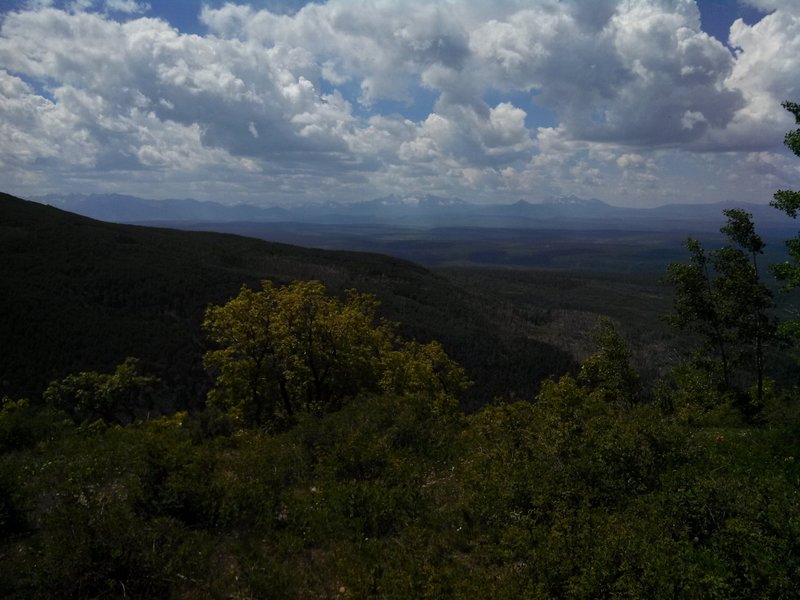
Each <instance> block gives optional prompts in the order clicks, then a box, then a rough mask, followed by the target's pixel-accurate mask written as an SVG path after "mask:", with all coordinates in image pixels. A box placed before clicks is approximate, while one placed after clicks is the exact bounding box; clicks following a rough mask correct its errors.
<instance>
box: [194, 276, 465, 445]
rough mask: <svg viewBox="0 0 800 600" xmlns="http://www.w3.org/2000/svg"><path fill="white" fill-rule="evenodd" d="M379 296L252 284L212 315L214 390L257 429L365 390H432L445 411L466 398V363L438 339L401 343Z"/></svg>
mask: <svg viewBox="0 0 800 600" xmlns="http://www.w3.org/2000/svg"><path fill="white" fill-rule="evenodd" d="M376 307H377V303H376V301H375V300H374V298H372V297H371V296H367V295H363V294H357V293H355V292H353V291H350V292H348V293H347V298H346V299H345V301H344V302H342V301H340V300H339V299H337V298H335V297H332V296H328V295H327V293H326V290H325V287H324V286H323V284H322V283H321V282H318V281H297V282H295V283H292V284H291V285H288V286H286V287H282V288H281V287H276V286H275V285H274V284H273V283H272V282H270V281H263V282H262V284H261V290H259V291H257V292H256V291H253V290H250V289H249V288H247V287H246V286H245V287H243V288H242V290H241V291H240V292H239V295H238V296H236V297H235V298H233V299H231V300H230V301H229V302H227V303H226V304H224V305H222V306H211V307H209V309H208V311H207V312H206V319H205V321H204V323H203V325H204V328H205V329H206V331H207V333H208V334H209V337H211V339H212V340H213V341H214V342H215V343H217V344H218V345H220V346H221V347H220V348H219V349H218V350H211V351H209V352H207V353H206V355H205V359H204V361H205V364H206V366H207V367H208V368H209V369H211V370H212V371H213V372H215V373H217V374H218V375H217V388H216V389H214V390H212V391H211V393H210V394H209V401H210V402H211V403H212V404H215V405H218V406H221V407H223V408H225V409H226V410H229V411H231V412H232V414H233V415H234V416H235V417H236V418H238V419H241V421H242V422H243V423H244V424H245V425H247V426H251V427H262V426H269V427H271V428H277V429H281V428H283V427H284V426H285V425H287V424H289V423H291V422H292V421H293V420H294V418H295V416H296V415H297V414H298V413H301V412H304V413H310V414H322V413H325V412H330V411H332V410H337V409H339V408H341V406H342V403H343V401H344V400H345V399H346V398H348V397H352V396H355V395H356V394H358V393H363V392H376V391H378V390H384V391H391V392H393V393H394V394H399V395H403V394H421V393H424V394H426V395H427V397H428V398H429V399H431V401H432V402H433V403H434V404H435V405H436V406H437V407H439V409H441V408H442V407H444V406H446V405H449V406H450V409H451V410H452V409H453V408H455V406H456V405H457V394H458V393H459V392H461V391H463V390H464V389H465V388H466V387H467V385H466V378H465V377H464V372H463V369H461V368H460V367H458V366H457V365H456V364H455V363H453V362H452V361H451V360H450V359H449V358H448V357H447V355H446V354H445V353H444V351H443V350H442V347H441V346H440V345H439V344H437V343H435V342H431V343H429V344H419V343H417V342H411V343H408V342H401V341H399V340H397V339H396V338H395V335H394V332H393V329H392V327H390V326H389V325H388V324H387V323H385V322H383V323H379V324H377V325H375V324H374V322H375V311H376Z"/></svg>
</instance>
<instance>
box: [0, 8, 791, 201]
mask: <svg viewBox="0 0 800 600" xmlns="http://www.w3.org/2000/svg"><path fill="white" fill-rule="evenodd" d="M81 1H82V3H81V2H79V3H75V2H73V3H71V4H69V10H56V9H54V8H52V6H51V5H50V4H51V3H50V2H47V1H45V0H35V2H36V3H35V5H34V4H30V3H29V5H28V6H29V8H31V10H29V11H21V12H14V13H9V14H7V15H6V16H5V17H4V19H3V21H2V25H1V26H2V29H1V30H0V65H3V67H4V68H5V69H6V70H5V71H1V72H0V117H1V118H2V120H0V133H2V134H3V135H2V137H0V160H2V161H3V162H2V164H3V166H4V168H5V173H11V172H12V171H13V173H15V175H14V176H13V177H14V179H13V181H23V180H24V181H28V182H30V181H34V180H36V181H41V178H45V179H46V177H47V175H46V174H47V173H48V172H53V173H56V172H58V173H63V172H65V171H68V170H69V169H77V170H82V171H81V172H83V173H84V175H85V174H88V173H91V175H92V177H94V178H96V179H94V180H93V181H102V179H103V176H104V175H103V174H104V173H108V172H111V171H114V172H121V171H124V172H125V173H129V174H137V173H157V174H158V177H159V182H160V184H163V185H167V184H168V180H170V178H172V180H173V181H175V182H177V181H181V182H185V181H186V180H187V179H190V177H189V175H188V174H190V173H191V174H192V176H193V177H196V176H197V174H198V173H201V172H206V173H209V174H210V173H212V172H213V174H214V175H213V176H214V178H215V179H214V180H213V181H211V180H210V179H209V180H205V183H206V184H207V185H208V186H209V187H208V189H209V190H214V192H213V193H217V192H218V190H219V189H230V190H231V193H236V194H243V195H247V194H251V193H257V192H256V190H263V189H270V190H279V195H280V194H283V196H281V197H289V196H293V195H297V194H305V193H308V192H309V191H310V190H313V189H315V187H316V188H317V189H324V190H325V191H326V193H327V194H330V195H336V196H340V197H350V198H352V197H353V195H357V196H358V197H369V196H370V195H373V194H374V193H380V192H383V191H400V192H404V191H411V190H414V189H416V190H421V191H436V192H438V193H448V191H450V192H453V193H462V194H465V195H470V193H474V194H476V195H478V196H481V195H483V197H485V198H495V197H498V196H497V195H496V194H495V193H493V192H492V190H494V192H497V193H498V194H499V195H500V196H501V197H502V196H503V194H507V195H511V194H517V195H528V196H533V197H540V196H542V195H547V194H549V193H550V192H558V193H561V192H564V193H580V194H584V195H594V196H598V195H601V194H605V197H607V198H609V199H612V200H613V199H614V198H619V197H624V198H626V201H627V202H635V201H636V199H635V197H634V196H635V194H639V193H642V194H643V193H645V191H647V193H648V194H650V197H651V198H653V197H654V196H653V193H652V188H653V186H654V185H657V184H658V182H665V187H664V190H663V194H664V195H668V194H675V193H676V191H677V190H680V193H681V194H683V193H684V190H689V188H691V186H692V185H695V184H696V183H697V181H699V178H700V177H701V173H700V172H699V171H696V170H695V169H694V168H690V165H695V164H698V161H697V160H696V159H689V158H686V157H687V156H689V154H688V153H694V155H704V154H703V153H711V154H709V156H712V158H710V159H709V160H710V162H709V163H708V164H714V165H716V167H715V168H717V169H718V170H719V173H720V177H721V179H722V180H732V179H731V178H729V177H728V175H729V174H730V172H729V171H726V169H725V164H726V162H727V163H728V164H730V165H738V166H739V167H740V168H741V169H744V170H747V169H749V170H750V172H754V173H755V172H756V170H757V169H761V171H762V172H763V173H766V171H764V168H763V163H764V161H763V160H756V159H754V158H752V156H761V155H760V154H759V153H763V152H767V153H768V155H769V156H772V155H773V154H776V153H778V154H777V155H779V153H780V149H779V145H780V141H781V139H782V136H783V132H785V130H786V129H787V128H788V127H789V126H790V125H791V122H790V119H788V117H787V115H785V114H784V111H782V110H781V109H780V108H779V103H780V101H782V100H784V99H800V14H799V13H800V5H798V4H797V3H794V2H779V1H778V0H770V2H769V3H768V2H767V0H760V1H759V2H755V0H753V2H752V3H753V4H758V5H760V6H761V7H762V8H771V9H774V10H775V12H773V13H772V14H770V15H768V16H766V17H764V18H763V19H762V20H761V21H760V22H758V23H756V24H754V25H747V24H745V23H743V22H741V21H738V22H736V23H735V24H734V25H733V27H732V29H731V36H730V43H731V44H732V45H734V46H735V47H736V48H737V50H736V51H735V53H731V51H729V50H728V49H727V48H726V47H724V46H723V45H722V44H720V43H719V42H718V41H717V40H715V39H714V38H712V37H710V36H708V35H706V34H705V33H703V32H702V31H701V30H700V18H699V11H698V9H697V6H696V5H695V3H694V2H693V1H692V0H602V1H600V0H598V1H596V2H582V1H579V0H570V1H565V2H559V1H557V0H531V1H528V2H518V1H515V0H503V1H501V2H493V3H482V2H478V1H477V0H475V1H471V2H461V3H454V2H449V1H445V0H441V1H439V2H423V1H422V0H410V1H409V2H406V3H399V2H393V1H391V0H375V1H368V0H330V1H328V2H326V3H320V4H308V5H306V6H305V7H303V8H302V9H301V10H299V11H297V12H296V13H294V14H279V13H277V12H270V11H268V10H257V9H255V8H253V7H251V6H247V5H244V4H242V5H236V4H225V5H223V6H221V7H218V8H210V7H206V8H204V9H203V11H202V14H201V15H200V18H201V20H202V22H203V23H205V25H206V26H207V27H208V29H209V32H210V33H209V34H208V35H187V34H182V33H180V32H179V31H177V30H176V29H174V28H173V27H172V26H171V25H170V24H168V23H166V22H164V21H161V20H159V19H156V18H144V17H139V18H134V17H135V15H139V14H141V13H145V12H148V11H149V12H151V13H152V10H151V6H150V4H148V3H146V2H139V1H135V0H103V1H100V0H97V1H94V2H90V1H89V0H81ZM768 4H769V6H768ZM34 9H35V10H34ZM115 15H116V17H115ZM117 17H119V18H120V19H121V20H119V21H118V20H117ZM534 95H535V103H536V104H534V100H526V99H525V98H526V97H527V98H532V97H533V96H534ZM431 96H433V97H434V101H433V103H432V104H433V105H432V106H431V107H425V106H424V103H423V105H420V98H426V97H427V98H430V97H431ZM398 102H399V103H400V104H398ZM402 103H406V105H405V106H406V109H402V108H400V109H398V108H397V107H398V106H400V107H402V106H404V105H403V104H402ZM387 106H389V108H387ZM542 107H544V108H547V109H549V110H550V111H551V112H552V114H553V115H555V118H556V120H557V123H556V124H555V125H553V126H548V127H542V126H541V125H540V124H539V123H537V122H536V118H537V116H536V115H537V114H539V113H540V109H541V108H542ZM397 110H400V112H405V113H406V116H402V115H398V114H396V111H397ZM739 150H744V152H742V153H740V154H736V152H737V151H739ZM720 151H723V152H728V153H733V154H727V155H726V159H725V160H721V159H719V160H718V159H717V158H713V153H716V152H720ZM753 153H755V154H753ZM737 161H738V162H737ZM773 164H775V165H777V166H776V167H775V169H777V170H778V171H781V172H783V174H784V178H785V177H787V176H792V175H793V173H794V171H792V170H791V167H790V166H789V165H788V163H786V161H777V162H775V161H773ZM730 168H731V169H733V168H734V167H730ZM675 169H684V172H683V175H680V174H679V173H678V172H677V171H675ZM695 171H696V172H695ZM34 172H35V173H38V177H39V179H37V178H36V177H31V176H30V173H34ZM687 174H688V175H687ZM689 175H691V177H690V176H689ZM772 175H774V176H776V177H777V176H778V175H777V174H776V173H772ZM130 176H131V177H133V178H134V179H135V180H136V181H137V182H138V183H137V185H144V184H143V183H141V181H143V180H141V181H140V180H139V179H136V178H137V177H139V175H130ZM238 177H241V178H242V179H241V181H240V182H238V183H237V184H236V185H232V184H231V183H230V182H231V181H235V180H237V178H238ZM693 177H695V178H696V179H692V178H693ZM681 179H683V181H681ZM4 181H11V176H5V175H0V185H2V184H3V182H4ZM113 181H114V182H115V184H116V183H118V182H119V177H118V176H115V177H114V178H113ZM194 181H196V182H197V185H198V186H199V185H201V182H202V181H203V180H202V179H200V180H198V179H195V180H194ZM223 182H226V183H224V185H226V186H228V187H227V188H224V187H223V188H221V187H220V186H223ZM267 182H268V183H269V185H265V183H267ZM666 182H668V185H667V184H666ZM250 184H252V186H253V187H252V188H249V189H248V188H247V185H250ZM26 185H27V184H26ZM30 185H33V184H30ZM376 188H378V189H376ZM593 189H594V192H593V191H592V190H593ZM748 189H749V188H748ZM753 189H755V188H753ZM758 189H759V191H760V190H761V188H758ZM742 190H743V188H742V186H738V187H735V186H731V187H730V188H728V191H732V192H736V193H744V192H743V191H742ZM724 191H725V190H724V185H722V187H721V188H720V192H719V193H720V194H722V193H723V192H724ZM209 193H212V192H209ZM205 195H206V196H207V194H205ZM698 199H699V198H698ZM648 201H650V200H648ZM653 201H655V200H653Z"/></svg>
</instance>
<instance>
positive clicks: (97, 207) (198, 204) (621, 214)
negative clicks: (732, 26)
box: [36, 194, 792, 229]
mask: <svg viewBox="0 0 800 600" xmlns="http://www.w3.org/2000/svg"><path fill="white" fill-rule="evenodd" d="M36 200H37V201H39V202H41V203H43V204H48V205H51V206H55V207H58V208H61V209H64V210H68V211H71V212H75V213H78V214H80V215H84V216H87V217H92V218H94V219H99V220H102V221H110V222H115V223H149V222H159V221H161V222H171V223H175V222H192V223H226V222H228V223H230V222H262V223H276V222H298V223H317V224H358V223H363V224H381V223H382V224H394V225H408V226H460V227H522V228H527V227H541V226H558V227H588V228H596V227H624V228H631V227H636V228H656V229H663V228H665V227H670V228H674V227H676V226H678V225H680V224H681V223H695V224H696V223H698V222H703V223H708V224H709V226H715V227H717V226H718V224H721V223H722V221H723V217H722V210H723V208H731V207H740V208H744V209H745V210H747V211H749V212H751V213H753V215H754V218H755V221H756V223H757V224H758V225H760V226H762V227H764V226H781V227H790V226H792V223H791V222H790V221H788V220H787V219H786V217H785V216H783V215H782V214H780V213H779V212H778V211H776V210H775V209H773V208H771V207H770V206H768V205H762V204H747V203H714V204H669V205H664V206H660V207H656V208H625V207H618V206H613V205H611V204H608V203H607V202H604V201H602V200H598V199H595V198H590V199H585V198H579V197H577V196H564V197H555V198H550V199H548V200H545V201H544V202H539V203H533V202H529V201H527V200H524V199H522V200H519V201H517V202H514V203H509V204H475V203H471V202H467V201H465V200H462V199H460V198H449V197H444V196H435V195H431V194H423V195H407V196H399V195H390V196H384V197H381V198H375V199H374V200H368V201H364V202H352V203H343V202H324V203H316V204H312V203H306V204H301V205H297V206H295V207H292V208H283V207H279V206H270V207H258V206H253V205H248V204H235V205H225V204H221V203H218V202H209V201H198V200H193V199H170V200H148V199H144V198H138V197H136V196H128V195H122V194H88V195H86V194H69V195H57V194H51V195H47V196H42V197H40V198H38V199H36Z"/></svg>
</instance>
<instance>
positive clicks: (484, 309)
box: [0, 194, 572, 409]
mask: <svg viewBox="0 0 800 600" xmlns="http://www.w3.org/2000/svg"><path fill="white" fill-rule="evenodd" d="M0 253H2V256H3V260H2V261H1V262H0V336H2V339H3V340H4V342H5V343H4V344H2V348H1V349H0V382H2V386H3V387H2V388H0V393H6V394H10V395H12V396H17V395H31V394H33V395H35V394H38V393H41V391H42V390H43V389H44V386H46V385H47V384H48V383H49V382H50V381H52V380H54V379H57V378H60V377H64V376H65V375H67V374H69V373H72V372H76V371H81V370H109V369H112V368H113V366H114V365H116V364H117V363H119V362H121V361H122V360H124V359H125V357H126V356H136V357H137V358H139V359H140V360H141V361H142V366H143V367H144V368H145V370H147V371H148V372H151V373H153V374H154V375H157V376H158V377H159V378H160V379H161V381H162V383H163V384H164V389H163V390H161V392H160V397H161V399H162V402H164V403H166V404H167V405H168V406H169V407H170V408H172V409H175V408H179V407H184V406H189V405H193V404H192V403H193V402H195V401H196V399H197V398H198V397H203V395H204V392H205V389H206V388H207V383H208V381H207V378H206V376H205V373H204V371H203V369H202V366H201V363H200V357H201V355H202V352H203V349H204V344H205V341H204V339H203V337H202V335H201V334H200V322H201V320H202V314H203V311H204V309H205V307H206V306H207V305H208V304H209V303H212V302H221V301H224V300H226V299H227V298H230V297H231V296H233V295H235V294H236V293H237V292H238V291H239V288H240V287H241V285H242V284H247V285H251V286H254V285H257V284H258V282H259V281H261V280H262V279H269V280H272V281H274V282H276V283H279V284H280V283H288V282H291V281H294V280H298V279H317V280H320V281H322V282H324V283H325V284H326V285H327V286H328V287H329V288H330V289H331V290H332V291H333V292H334V293H343V292H344V290H346V289H348V288H355V289H357V290H358V291H360V292H364V293H372V294H374V295H375V296H376V297H377V298H378V300H379V301H380V303H381V305H380V308H379V314H380V315H381V316H383V317H385V318H387V319H389V320H392V321H397V322H399V323H401V325H402V329H401V332H402V333H403V334H404V335H405V336H406V337H410V338H415V339H418V340H420V341H422V342H427V341H430V340H432V339H436V340H439V341H440V342H441V343H442V344H443V345H444V347H445V348H446V350H447V351H448V352H449V353H450V354H451V355H452V356H453V357H455V358H456V359H457V360H458V361H459V362H460V363H461V364H462V365H463V366H464V367H465V368H466V369H467V372H468V374H469V376H470V377H471V378H472V379H473V380H474V381H475V382H476V385H475V386H474V387H473V388H472V390H471V391H470V392H469V394H468V395H467V397H466V399H465V403H467V404H470V405H472V406H477V405H478V404H479V403H481V402H485V401H486V399H491V398H493V397H494V396H506V395H509V394H511V395H514V394H516V395H520V396H523V397H525V396H528V397H529V396H530V395H531V394H532V393H533V392H534V390H535V387H536V385H537V383H538V382H539V381H541V380H542V379H543V378H545V377H548V376H550V375H553V374H557V373H563V372H565V371H566V370H567V369H569V368H570V366H571V364H572V359H571V358H570V357H569V355H568V354H567V353H565V352H563V351H561V350H558V349H556V348H554V347H553V346H551V345H548V344H545V343H542V342H538V341H536V340H535V339H531V338H530V337H529V336H524V335H518V334H516V333H515V330H514V328H512V327H510V325H511V324H510V323H508V321H507V319H505V318H500V319H498V317H497V314H496V308H497V307H496V305H495V304H494V303H493V302H492V300H490V299H486V298H484V297H481V296H478V295H475V294H473V293H471V292H469V291H468V290H466V289H465V288H463V287H461V286H458V285H456V284H454V283H453V282H451V281H450V280H448V279H446V278H443V277H441V276H437V275H435V274H433V273H431V272H430V271H428V270H426V269H423V268H421V267H419V266H417V265H414V264H412V263H409V262H406V261H402V260H397V259H392V258H389V257H386V256H381V255H374V254H365V253H355V252H330V251H320V250H312V249H305V248H299V247H294V246H287V245H283V244H273V243H268V242H263V241H259V240H253V239H249V238H243V237H238V236H232V235H222V234H213V233H191V232H179V231H173V230H167V229H156V228H147V227H135V226H126V225H116V224H110V223H103V222H100V221H94V220H91V219H87V218H85V217H79V216H77V215H73V214H71V213H67V212H64V211H61V210H58V209H55V208H51V207H46V206H42V205H40V204H36V203H33V202H26V201H24V200H20V199H18V198H14V197H12V196H9V195H7V194H4V195H2V196H0Z"/></svg>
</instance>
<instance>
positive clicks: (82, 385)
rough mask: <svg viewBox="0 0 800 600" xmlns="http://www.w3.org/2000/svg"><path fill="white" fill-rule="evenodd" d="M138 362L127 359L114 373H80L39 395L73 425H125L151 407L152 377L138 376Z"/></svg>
mask: <svg viewBox="0 0 800 600" xmlns="http://www.w3.org/2000/svg"><path fill="white" fill-rule="evenodd" d="M138 365H139V361H138V360H137V359H136V358H133V357H130V356H129V357H128V358H126V359H125V362H123V363H121V364H119V365H117V367H116V369H115V370H114V372H113V373H110V374H108V373H97V372H95V371H83V372H81V373H78V374H76V375H68V376H67V377H65V378H64V379H62V380H61V381H54V382H53V383H51V384H50V385H49V386H48V388H47V389H46V390H45V391H44V394H42V398H43V399H44V401H45V402H46V403H47V404H49V405H50V406H52V407H54V408H56V409H58V410H62V411H64V412H65V413H67V414H68V415H70V416H71V417H72V418H73V419H74V420H75V421H76V422H78V423H80V422H83V421H94V420H97V419H101V420H103V421H105V422H107V423H115V422H119V423H125V422H129V421H132V420H133V419H135V418H136V415H137V413H142V412H145V411H147V410H148V409H149V408H151V396H152V386H153V385H154V384H155V383H156V382H157V381H158V380H157V379H156V378H155V377H150V376H145V375H140V374H139V372H138V369H139V366H138Z"/></svg>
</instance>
